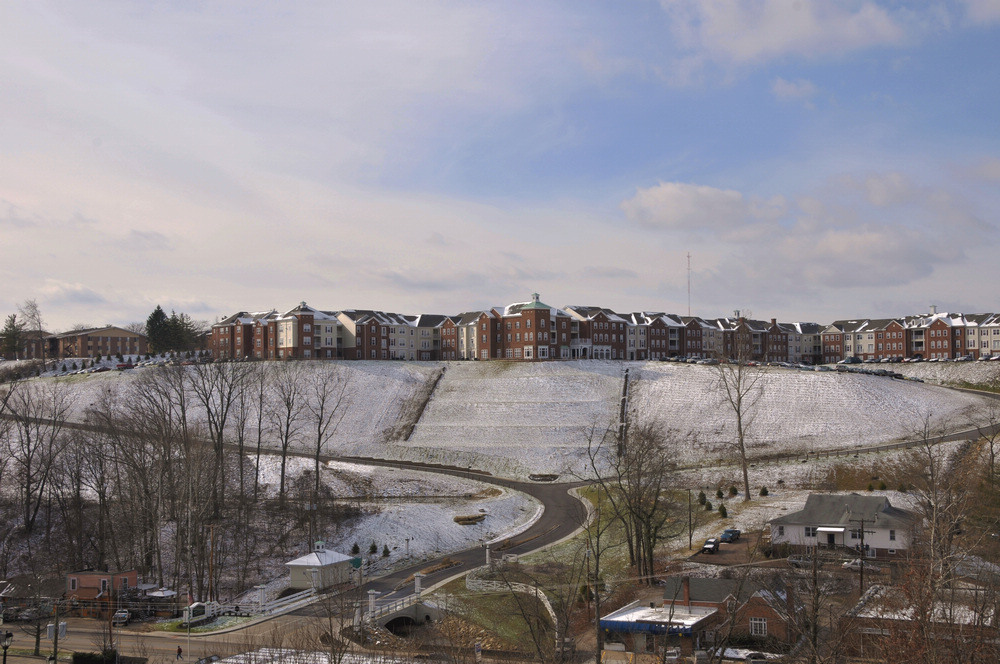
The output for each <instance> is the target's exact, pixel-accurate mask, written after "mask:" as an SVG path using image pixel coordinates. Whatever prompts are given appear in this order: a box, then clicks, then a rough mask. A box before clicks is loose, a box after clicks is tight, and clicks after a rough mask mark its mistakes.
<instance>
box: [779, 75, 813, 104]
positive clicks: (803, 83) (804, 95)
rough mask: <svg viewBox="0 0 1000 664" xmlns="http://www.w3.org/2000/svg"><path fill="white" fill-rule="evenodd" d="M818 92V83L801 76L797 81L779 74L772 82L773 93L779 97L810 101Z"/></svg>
mask: <svg viewBox="0 0 1000 664" xmlns="http://www.w3.org/2000/svg"><path fill="white" fill-rule="evenodd" d="M817 92H818V90H817V89H816V85H815V84H814V83H812V81H807V80H805V79H801V78H800V79H799V80H797V81H786V80H785V79H783V78H781V77H780V76H779V77H778V78H776V79H774V80H773V81H772V82H771V93H772V94H774V96H775V97H777V98H778V99H793V100H797V99H802V100H806V101H808V100H809V99H811V98H812V97H814V96H815V95H816V93H817Z"/></svg>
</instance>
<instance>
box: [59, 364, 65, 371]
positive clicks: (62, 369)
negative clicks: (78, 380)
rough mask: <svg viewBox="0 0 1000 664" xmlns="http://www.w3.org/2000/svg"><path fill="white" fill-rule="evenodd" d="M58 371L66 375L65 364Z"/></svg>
mask: <svg viewBox="0 0 1000 664" xmlns="http://www.w3.org/2000/svg"><path fill="white" fill-rule="evenodd" d="M60 371H62V372H63V373H66V365H65V364H63V365H62V368H61V369H60Z"/></svg>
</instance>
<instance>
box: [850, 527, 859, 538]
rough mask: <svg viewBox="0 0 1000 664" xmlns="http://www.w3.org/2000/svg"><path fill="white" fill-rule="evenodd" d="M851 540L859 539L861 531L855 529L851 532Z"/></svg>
mask: <svg viewBox="0 0 1000 664" xmlns="http://www.w3.org/2000/svg"><path fill="white" fill-rule="evenodd" d="M851 539H861V530H859V529H857V528H855V529H853V530H851Z"/></svg>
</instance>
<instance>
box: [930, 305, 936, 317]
mask: <svg viewBox="0 0 1000 664" xmlns="http://www.w3.org/2000/svg"><path fill="white" fill-rule="evenodd" d="M936 313H937V305H936V304H932V305H931V316H933V315H935V314H936Z"/></svg>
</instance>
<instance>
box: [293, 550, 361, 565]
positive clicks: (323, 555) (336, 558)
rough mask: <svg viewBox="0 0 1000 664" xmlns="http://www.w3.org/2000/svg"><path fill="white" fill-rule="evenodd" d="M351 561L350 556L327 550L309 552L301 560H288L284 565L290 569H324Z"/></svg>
mask: <svg viewBox="0 0 1000 664" xmlns="http://www.w3.org/2000/svg"><path fill="white" fill-rule="evenodd" d="M350 559H351V557H350V556H345V555H344V554H342V553H338V552H337V551H330V550H329V549H323V550H322V551H311V552H310V553H307V554H306V555H304V556H302V557H301V558H296V559H295V560H290V561H289V562H287V563H285V565H287V566H289V567H291V566H295V567H326V566H327V565H335V564H337V563H343V562H347V561H349V560H350Z"/></svg>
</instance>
